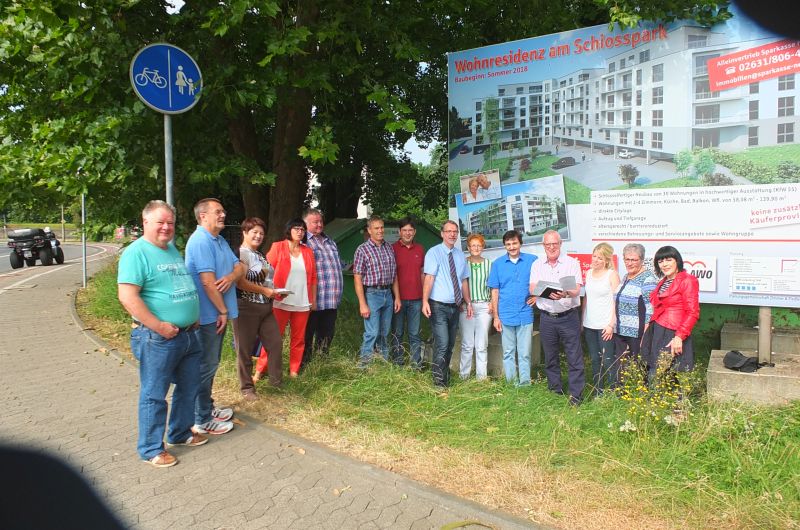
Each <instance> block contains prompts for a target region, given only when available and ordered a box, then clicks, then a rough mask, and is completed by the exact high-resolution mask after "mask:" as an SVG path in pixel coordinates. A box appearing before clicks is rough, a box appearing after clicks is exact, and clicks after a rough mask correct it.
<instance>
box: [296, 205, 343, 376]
mask: <svg viewBox="0 0 800 530" xmlns="http://www.w3.org/2000/svg"><path fill="white" fill-rule="evenodd" d="M303 221H305V223H306V227H307V228H308V232H307V237H308V243H307V245H308V246H309V247H311V250H313V251H314V260H315V261H316V263H317V308H316V310H314V311H311V314H310V315H309V317H308V324H307V325H306V348H305V350H304V351H303V362H302V363H301V364H300V370H301V371H302V370H303V369H305V367H306V365H307V364H308V363H309V362H311V358H312V357H313V356H314V352H315V351H319V352H320V353H321V354H322V355H325V354H327V353H328V348H329V347H330V344H331V341H332V340H333V334H334V332H335V328H336V312H337V310H338V308H339V304H340V303H341V301H342V286H343V279H342V260H341V258H340V257H339V248H338V247H337V246H336V242H335V241H334V240H333V239H331V238H329V237H328V236H327V235H325V232H323V231H322V229H323V228H324V224H323V221H322V212H320V211H319V210H317V209H316V208H309V209H308V210H306V211H305V213H304V214H303Z"/></svg>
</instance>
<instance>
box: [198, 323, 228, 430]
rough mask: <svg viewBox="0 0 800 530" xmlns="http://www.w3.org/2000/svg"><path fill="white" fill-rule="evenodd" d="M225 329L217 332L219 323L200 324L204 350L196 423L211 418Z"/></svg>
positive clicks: (226, 329) (202, 422)
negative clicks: (215, 377) (215, 379)
mask: <svg viewBox="0 0 800 530" xmlns="http://www.w3.org/2000/svg"><path fill="white" fill-rule="evenodd" d="M225 331H228V328H227V326H226V327H225V330H224V331H223V332H222V333H220V334H219V335H218V334H217V324H216V322H212V323H211V324H204V325H202V326H200V331H199V335H200V346H201V347H202V349H203V352H202V354H201V356H200V384H199V385H198V387H197V400H196V402H195V406H194V423H195V425H202V424H204V423H205V422H207V421H210V420H211V410H212V409H213V408H214V400H213V399H212V398H211V388H212V387H213V386H214V376H215V375H216V373H217V368H219V359H220V357H221V356H222V340H223V339H224V338H225Z"/></svg>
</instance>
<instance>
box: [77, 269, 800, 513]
mask: <svg viewBox="0 0 800 530" xmlns="http://www.w3.org/2000/svg"><path fill="white" fill-rule="evenodd" d="M115 275H116V271H115V269H114V268H109V269H107V270H105V271H103V272H101V273H99V274H98V275H97V276H95V277H94V278H93V279H92V280H91V281H90V286H89V291H88V293H89V294H90V298H91V299H92V302H91V304H89V305H87V306H84V310H86V311H88V312H89V313H90V314H93V315H94V317H95V318H100V319H105V320H107V321H110V322H112V323H114V324H115V325H116V326H117V328H118V329H125V327H126V325H127V319H126V317H125V314H124V312H122V311H121V310H120V309H119V307H118V304H117V302H116V288H115V281H114V278H115ZM115 305H116V306H117V307H115ZM362 326H363V325H362V322H361V319H360V318H359V317H358V311H357V310H356V308H355V307H353V306H352V305H347V304H343V305H342V307H340V309H339V318H338V321H337V327H336V338H335V341H334V343H333V346H332V350H331V352H330V354H329V355H328V356H327V357H325V358H320V357H317V358H315V360H314V362H313V363H312V364H311V365H310V366H309V369H308V370H307V371H306V372H304V373H303V374H302V376H301V377H300V378H298V379H289V378H286V379H285V380H284V381H285V383H284V387H283V389H281V390H277V391H276V390H272V389H269V388H268V387H267V385H266V382H265V381H264V382H262V383H260V384H259V387H258V390H259V392H261V393H263V394H265V395H269V396H272V398H275V399H276V400H277V401H278V402H279V403H280V404H281V406H282V407H285V408H286V409H287V410H286V411H285V413H286V414H289V415H301V414H302V415H305V417H307V418H311V420H313V421H314V422H316V423H315V424H318V425H320V426H324V428H326V429H332V430H333V431H336V432H342V436H346V435H347V434H346V433H347V432H352V430H353V429H355V430H357V431H358V432H361V433H369V436H370V439H372V440H378V442H375V443H383V444H388V445H391V447H388V446H387V447H386V448H382V449H380V450H383V451H386V452H387V453H388V454H399V455H401V456H400V458H410V455H409V454H406V453H403V452H402V451H400V452H398V447H397V446H396V445H393V444H396V443H397V442H398V440H400V441H401V442H400V443H401V445H402V440H407V441H408V444H422V446H423V447H425V448H426V449H425V451H427V452H430V451H434V452H435V451H438V450H440V449H445V450H447V451H450V453H449V454H450V456H449V458H451V459H452V460H453V461H454V465H470V464H469V462H471V461H472V460H473V459H476V458H481V459H485V460H486V461H489V462H493V463H495V464H496V465H498V466H501V465H515V466H529V467H531V468H532V469H533V470H542V471H543V472H546V473H549V474H551V475H549V476H557V477H560V480H559V481H555V482H553V483H552V484H551V485H550V486H549V487H550V488H554V492H555V493H556V494H557V495H560V493H559V492H561V491H562V490H561V489H560V488H561V487H560V486H559V484H561V483H562V482H561V480H563V481H564V482H563V483H570V482H571V480H573V479H574V480H580V481H583V482H584V483H587V484H591V485H592V489H593V491H595V490H598V488H599V489H600V490H601V491H602V490H605V491H608V492H609V498H608V500H607V501H604V502H606V503H608V506H610V507H611V508H609V509H610V510H613V509H614V508H613V507H617V508H616V509H618V510H621V512H624V514H625V515H624V516H625V517H627V516H629V515H633V516H634V520H636V516H637V515H639V516H642V517H644V518H648V517H653V516H655V517H657V518H659V520H662V521H667V522H668V524H665V525H658V526H659V527H663V526H673V527H680V528H685V527H691V528H794V527H796V524H797V515H798V514H800V487H799V486H800V482H798V480H799V479H798V474H797V470H798V469H800V403H795V404H793V405H790V406H785V407H776V408H764V407H757V406H753V405H746V404H743V403H739V402H735V401H734V402H729V403H716V402H709V401H708V400H707V399H706V398H705V396H704V384H703V381H700V384H699V385H698V386H697V387H696V389H695V392H694V393H692V394H691V398H690V399H687V402H688V403H690V405H689V409H688V411H689V414H688V416H686V418H685V420H684V421H683V422H682V423H680V424H678V425H677V426H673V425H668V424H667V423H665V422H664V421H661V419H660V418H655V419H652V420H643V419H641V418H637V417H636V416H632V415H631V413H630V411H629V404H628V403H627V402H625V401H623V400H622V399H619V398H618V397H617V396H615V395H613V394H607V395H605V396H603V397H602V398H599V399H595V400H587V401H586V402H585V403H584V404H583V405H582V406H580V407H578V408H574V407H569V406H568V405H567V403H566V400H565V399H563V398H562V397H559V396H555V395H553V394H552V393H550V392H549V391H548V390H547V387H546V384H545V382H544V380H543V379H542V372H541V369H540V368H539V369H537V370H536V373H535V374H534V378H535V380H534V384H533V385H532V386H530V387H527V388H515V387H514V386H512V385H510V384H507V383H506V382H505V381H503V380H502V379H492V380H489V381H485V382H477V381H475V380H474V379H471V380H467V381H460V380H459V379H458V377H457V376H456V377H453V385H452V386H451V388H450V390H449V392H448V394H447V395H446V396H442V395H437V394H436V393H435V392H434V390H433V389H432V385H431V380H430V378H431V375H430V372H427V371H425V372H422V373H417V372H415V371H412V370H408V369H404V368H396V367H393V366H390V365H386V364H384V363H377V364H376V365H374V366H373V367H371V368H369V369H368V370H366V371H361V370H358V369H357V368H356V355H357V351H358V347H359V344H360V340H361V333H362V331H363V327H362ZM94 329H96V330H97V329H100V328H98V327H95V328H94ZM229 334H230V331H229ZM426 336H427V334H426ZM229 338H230V335H229V336H228V339H229ZM228 339H226V340H225V348H224V352H223V359H222V364H221V365H220V369H219V372H218V374H217V379H216V383H215V385H217V386H218V387H220V388H223V389H225V391H227V392H229V393H230V392H232V393H233V394H234V395H235V393H236V392H237V388H238V386H237V382H236V363H235V359H234V355H233V352H232V350H231V347H230V340H228ZM695 340H696V342H695V349H696V351H697V353H698V369H697V373H698V378H700V379H703V378H704V373H705V371H704V367H705V365H706V363H707V359H708V356H709V352H710V349H711V347H712V346H711V345H712V343H713V342H714V339H713V338H712V337H710V336H705V335H702V334H698V336H697V337H696V338H695ZM284 353H286V347H285V348H284ZM286 365H288V363H284V366H286ZM589 370H590V368H588V367H587V374H588V371H589ZM563 371H564V373H566V370H565V369H563ZM626 422H630V423H626ZM626 425H627V426H630V425H632V426H633V427H635V429H632V428H629V427H626ZM621 427H622V428H621ZM348 429H349V430H348ZM380 440H384V441H383V442H380ZM347 443H348V444H351V445H352V444H354V443H355V444H356V446H357V442H353V441H352V440H351V441H350V442H347ZM423 454H424V453H423ZM517 479H518V478H515V477H513V476H505V477H504V480H503V484H504V486H503V487H504V488H507V489H508V498H509V499H516V497H517V496H521V495H522V491H521V489H519V488H520V486H519V484H517V483H516V482H515V480H517ZM527 494H528V495H529V497H527V498H529V499H533V498H534V497H535V493H531V492H527ZM566 499H567V500H565V501H564V502H565V503H569V502H571V503H573V504H571V505H569V506H565V507H564V509H565V510H569V511H572V512H574V511H575V510H581V509H582V507H583V501H582V500H581V499H577V498H575V497H574V496H573V497H569V496H568V495H567V497H566ZM512 504H513V503H512ZM514 506H515V507H516V508H517V509H518V511H522V510H524V509H525V508H524V507H522V508H520V507H519V506H516V505H514ZM616 520H620V519H616ZM631 524H633V523H631Z"/></svg>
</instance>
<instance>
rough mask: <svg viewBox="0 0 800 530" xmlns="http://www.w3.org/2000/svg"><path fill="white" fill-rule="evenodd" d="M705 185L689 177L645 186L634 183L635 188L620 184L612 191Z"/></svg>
mask: <svg viewBox="0 0 800 530" xmlns="http://www.w3.org/2000/svg"><path fill="white" fill-rule="evenodd" d="M702 185H703V183H702V182H701V181H700V180H697V179H693V178H689V177H680V178H676V179H670V180H663V181H661V182H653V183H652V184H645V185H639V184H636V183H634V184H633V187H632V188H631V187H629V186H628V185H627V184H620V185H619V186H616V187H614V188H611V189H612V190H645V189H656V188H691V187H695V186H702Z"/></svg>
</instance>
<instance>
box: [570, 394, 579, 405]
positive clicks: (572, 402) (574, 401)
mask: <svg viewBox="0 0 800 530" xmlns="http://www.w3.org/2000/svg"><path fill="white" fill-rule="evenodd" d="M581 401H582V400H581V398H579V397H576V396H570V397H569V404H570V405H571V406H573V407H577V406H579V405H580V404H581Z"/></svg>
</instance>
